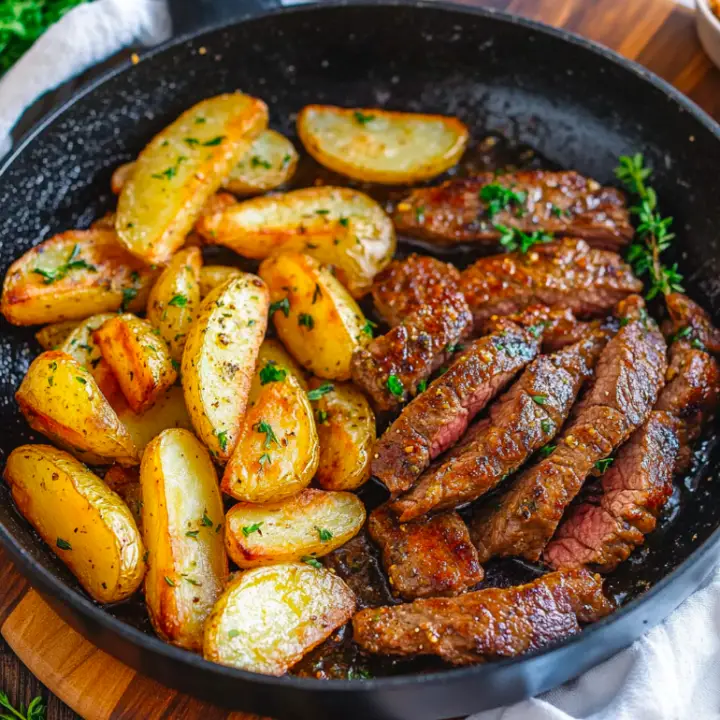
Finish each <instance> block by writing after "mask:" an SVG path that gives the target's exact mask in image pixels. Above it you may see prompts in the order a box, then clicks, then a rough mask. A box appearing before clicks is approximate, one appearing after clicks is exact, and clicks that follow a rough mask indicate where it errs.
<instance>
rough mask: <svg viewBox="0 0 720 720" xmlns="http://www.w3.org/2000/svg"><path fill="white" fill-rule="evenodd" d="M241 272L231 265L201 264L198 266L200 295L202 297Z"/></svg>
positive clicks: (238, 275) (241, 272)
mask: <svg viewBox="0 0 720 720" xmlns="http://www.w3.org/2000/svg"><path fill="white" fill-rule="evenodd" d="M242 274H243V271H242V270H240V268H236V267H232V266H231V265H203V266H202V267H201V268H200V280H199V282H200V297H201V298H204V297H205V296H206V295H207V294H208V293H209V292H210V291H211V290H214V289H215V288H216V287H218V286H219V285H224V284H225V283H226V282H227V281H228V280H229V279H230V278H236V277H240V276H241V275H242Z"/></svg>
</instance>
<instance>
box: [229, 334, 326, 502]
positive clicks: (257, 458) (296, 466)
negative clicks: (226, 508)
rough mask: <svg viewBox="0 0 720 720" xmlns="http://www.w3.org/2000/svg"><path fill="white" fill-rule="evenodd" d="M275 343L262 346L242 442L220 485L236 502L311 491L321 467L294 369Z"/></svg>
mask: <svg viewBox="0 0 720 720" xmlns="http://www.w3.org/2000/svg"><path fill="white" fill-rule="evenodd" d="M286 357H287V356H286V355H285V353H283V351H282V350H281V349H280V348H279V347H278V345H277V343H272V344H269V343H268V341H266V342H265V343H263V345H262V347H261V349H260V355H259V358H258V363H257V369H256V372H255V376H254V377H253V381H252V385H251V388H250V395H249V397H248V404H247V411H246V412H245V416H244V417H243V419H242V423H241V425H240V434H239V441H238V443H237V445H236V447H235V452H234V453H233V454H232V456H231V458H230V461H229V462H228V464H227V466H226V467H225V474H224V475H223V479H222V489H223V492H225V493H227V494H228V495H232V497H234V498H236V499H237V500H244V501H246V502H253V503H264V502H273V501H276V500H281V499H282V498H286V497H288V496H290V495H294V494H295V493H297V492H299V491H300V490H302V489H303V488H304V487H307V486H308V485H309V484H310V481H311V480H312V477H313V475H314V474H315V470H316V469H317V465H318V437H317V431H316V429H315V421H314V420H313V414H312V408H311V407H310V403H309V402H308V399H307V395H306V394H305V391H304V389H303V386H302V385H301V383H300V381H299V380H298V377H297V375H296V374H295V373H294V372H293V368H294V367H295V366H294V363H292V364H289V363H287V362H285V358H286Z"/></svg>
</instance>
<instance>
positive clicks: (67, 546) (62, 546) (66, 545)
mask: <svg viewBox="0 0 720 720" xmlns="http://www.w3.org/2000/svg"><path fill="white" fill-rule="evenodd" d="M55 544H56V545H57V546H58V547H59V548H60V549H61V550H72V545H71V544H70V543H69V542H68V541H67V540H63V539H62V538H58V539H57V541H56V542H55Z"/></svg>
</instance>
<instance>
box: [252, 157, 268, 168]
mask: <svg viewBox="0 0 720 720" xmlns="http://www.w3.org/2000/svg"><path fill="white" fill-rule="evenodd" d="M250 167H254V168H257V167H262V168H265V169H266V170H269V169H270V168H271V167H272V164H271V163H269V162H268V161H267V160H263V158H261V157H259V156H258V155H253V156H252V157H251V158H250Z"/></svg>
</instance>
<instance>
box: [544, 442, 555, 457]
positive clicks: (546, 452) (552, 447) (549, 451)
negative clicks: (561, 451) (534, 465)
mask: <svg viewBox="0 0 720 720" xmlns="http://www.w3.org/2000/svg"><path fill="white" fill-rule="evenodd" d="M556 447H557V445H545V446H544V447H541V448H540V454H541V455H542V456H543V457H547V456H548V455H551V454H552V453H553V452H554V450H555V448H556Z"/></svg>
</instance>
